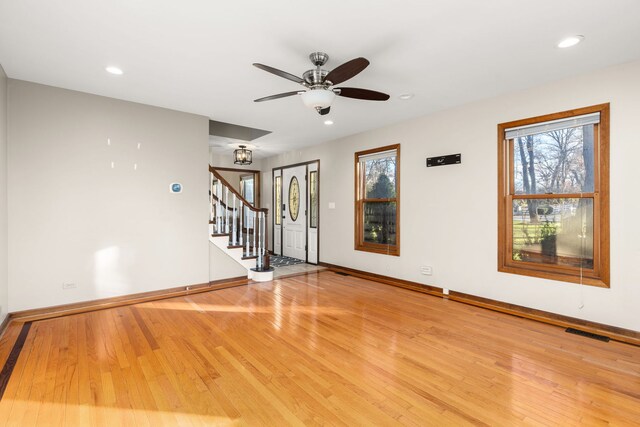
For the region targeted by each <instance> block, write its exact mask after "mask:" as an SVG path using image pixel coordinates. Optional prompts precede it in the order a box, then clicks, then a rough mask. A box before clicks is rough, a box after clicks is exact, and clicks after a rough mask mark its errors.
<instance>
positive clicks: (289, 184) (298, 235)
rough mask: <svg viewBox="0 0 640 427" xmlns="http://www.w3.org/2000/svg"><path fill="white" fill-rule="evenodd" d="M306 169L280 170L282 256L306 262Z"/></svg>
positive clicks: (304, 166)
mask: <svg viewBox="0 0 640 427" xmlns="http://www.w3.org/2000/svg"><path fill="white" fill-rule="evenodd" d="M306 174H307V167H306V165H303V166H297V167H293V168H287V169H283V170H282V204H283V212H282V216H283V218H282V237H283V239H282V240H283V242H282V243H283V245H282V254H283V255H284V256H288V257H292V258H297V259H301V260H304V261H306V260H307V251H306V246H307V182H306Z"/></svg>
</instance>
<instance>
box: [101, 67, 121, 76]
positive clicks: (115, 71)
mask: <svg viewBox="0 0 640 427" xmlns="http://www.w3.org/2000/svg"><path fill="white" fill-rule="evenodd" d="M105 70H107V73H111V74H115V75H116V76H121V75H122V70H121V69H120V68H118V67H107V68H105Z"/></svg>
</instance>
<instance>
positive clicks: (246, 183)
mask: <svg viewBox="0 0 640 427" xmlns="http://www.w3.org/2000/svg"><path fill="white" fill-rule="evenodd" d="M242 192H243V194H242V197H244V198H245V199H246V200H247V202H249V203H251V204H252V205H253V204H254V202H255V200H253V177H251V178H242Z"/></svg>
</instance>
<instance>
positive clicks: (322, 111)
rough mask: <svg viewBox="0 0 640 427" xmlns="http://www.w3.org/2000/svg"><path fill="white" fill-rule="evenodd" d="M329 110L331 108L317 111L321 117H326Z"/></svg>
mask: <svg viewBox="0 0 640 427" xmlns="http://www.w3.org/2000/svg"><path fill="white" fill-rule="evenodd" d="M329 110H331V107H327V108H320V109H319V110H318V113H320V115H321V116H326V115H327V114H329Z"/></svg>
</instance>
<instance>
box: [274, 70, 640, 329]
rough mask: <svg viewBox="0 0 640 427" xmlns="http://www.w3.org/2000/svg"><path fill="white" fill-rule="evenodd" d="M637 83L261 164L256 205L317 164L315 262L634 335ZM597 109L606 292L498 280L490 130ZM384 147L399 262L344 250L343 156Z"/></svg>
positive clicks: (428, 120)
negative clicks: (393, 165)
mask: <svg viewBox="0 0 640 427" xmlns="http://www.w3.org/2000/svg"><path fill="white" fill-rule="evenodd" d="M638 76H640V62H633V63H630V64H625V65H621V66H617V67H612V68H609V69H605V70H601V71H598V72H594V73H590V74H586V75H582V76H578V77H574V78H571V79H568V80H564V81H560V82H555V83H551V84H547V85H545V86H541V87H536V88H532V89H530V90H526V91H522V92H518V93H514V94H508V95H504V96H500V97H497V98H493V99H489V100H485V101H481V102H477V103H473V104H469V105H465V106H461V107H459V108H455V109H451V110H447V111H443V112H440V113H437V114H432V115H429V116H425V117H422V118H418V119H414V120H410V121H406V122H403V123H400V124H397V125H394V126H389V127H385V128H382V129H378V130H375V131H371V132H366V133H362V134H359V135H355V136H351V137H348V138H344V139H341V140H337V141H331V142H328V143H325V144H322V145H319V146H315V147H311V148H309V149H305V150H302V151H295V152H290V153H287V154H285V155H281V156H277V157H272V158H269V159H265V160H263V168H262V170H263V176H262V178H263V180H262V182H263V194H271V168H273V167H275V166H282V165H287V164H292V163H297V162H300V161H307V160H313V159H320V160H321V165H320V191H321V193H320V200H321V201H322V202H321V209H320V215H321V216H320V233H321V236H320V260H321V261H323V262H327V263H332V264H338V265H342V266H347V267H352V268H356V269H360V270H366V271H370V272H373V273H378V274H384V275H388V276H393V277H397V278H401V279H406V280H411V281H416V282H421V283H426V284H432V285H435V286H439V287H445V288H449V289H452V290H456V291H460V292H465V293H469V294H473V295H477V296H482V297H486V298H492V299H495V300H500V301H504V302H508V303H513V304H518V305H522V306H526V307H532V308H536V309H541V310H545V311H549V312H553V313H559V314H562V315H567V316H572V317H577V318H582V319H587V320H590V321H594V322H601V323H605V324H609V325H614V326H619V327H623V328H629V329H633V330H636V331H640V316H638V314H637V313H638V310H639V309H640V269H638V265H640V226H639V225H638V224H639V222H638V212H640V197H636V195H637V194H638V183H640V167H638V159H639V158H640V143H639V142H638V141H639V138H638V135H639V134H640V133H639V132H638V118H639V117H640V78H638ZM605 102H610V103H611V288H610V289H603V288H596V287H590V286H580V285H577V284H570V283H565V282H556V281H550V280H544V279H537V278H531V277H525V276H519V275H513V274H506V273H498V271H497V173H496V169H497V124H498V123H502V122H507V121H512V120H516V119H522V118H526V117H532V116H538V115H543V114H548V113H554V112H557V111H563V110H568V109H571V108H575V107H584V106H589V105H594V104H600V103H605ZM354 108H357V107H354ZM338 125H339V123H338ZM395 143H400V144H401V256H400V257H393V256H385V255H376V254H370V253H365V252H359V251H355V250H354V249H353V245H354V242H353V227H354V224H353V215H354V193H353V180H354V167H353V155H354V152H355V151H359V150H363V149H367V148H374V147H379V146H384V145H389V144H395ZM453 153H462V164H461V165H453V166H446V167H437V168H429V169H427V168H426V167H425V159H426V157H430V156H437V155H444V154H453ZM265 202H266V200H265ZM329 202H335V204H336V209H335V210H329V209H328V203H329ZM270 234H271V233H270ZM421 265H430V266H433V272H434V273H433V276H423V275H421V274H420V273H419V267H420V266H421ZM581 304H584V306H583V308H582V309H580V308H579V307H580V305H581Z"/></svg>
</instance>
